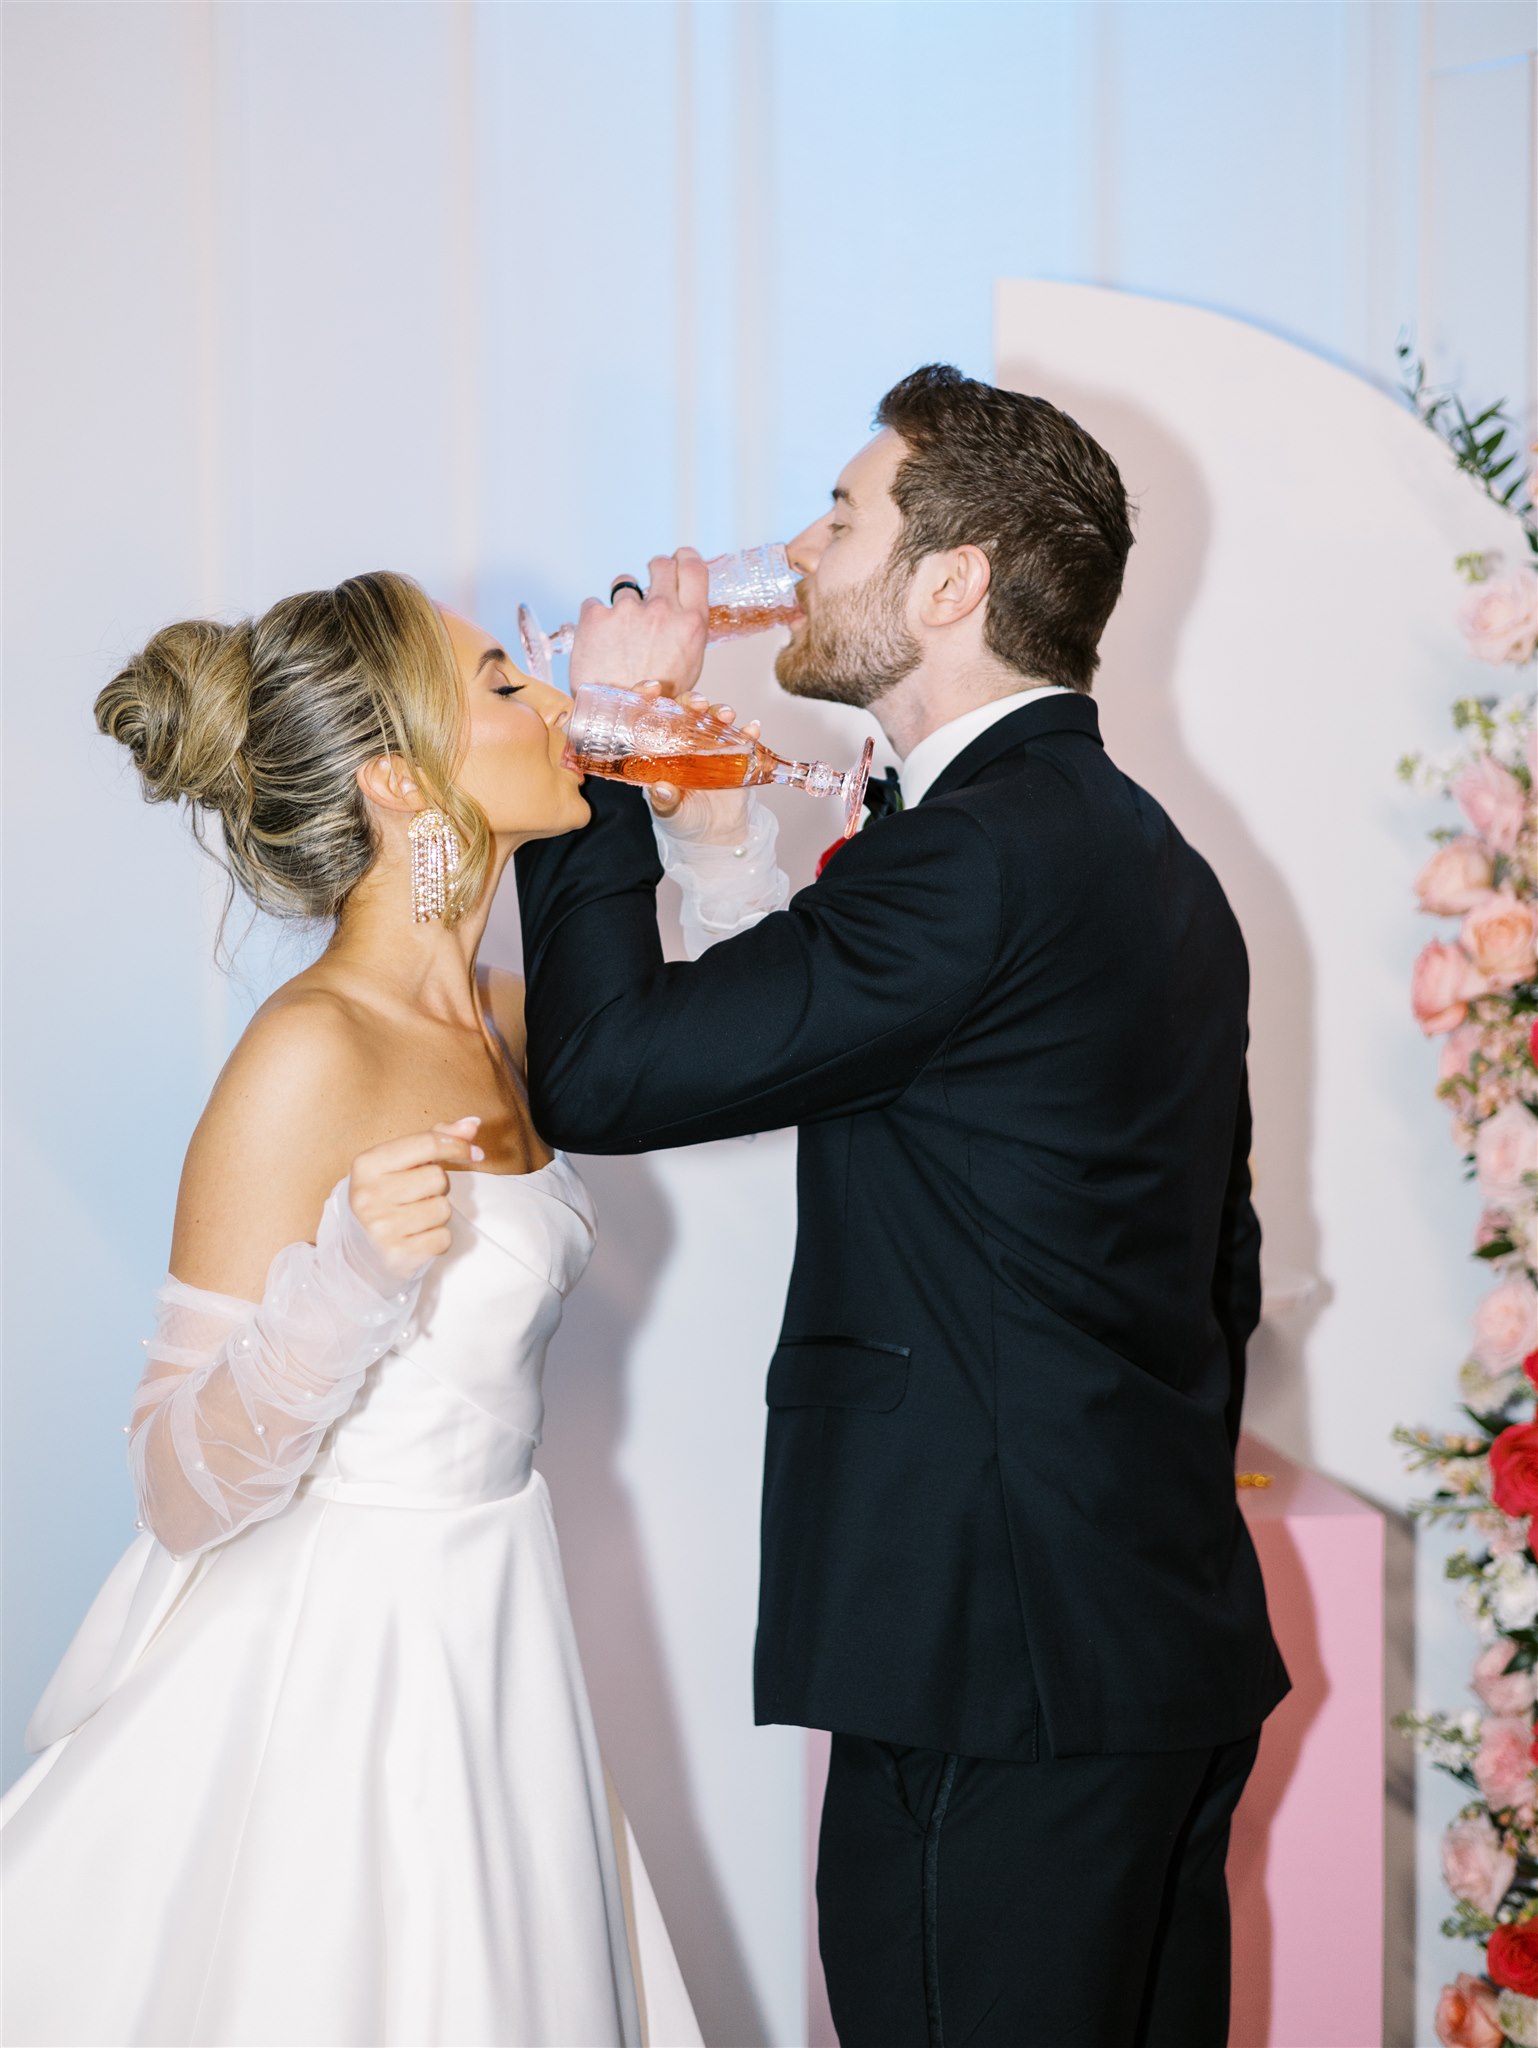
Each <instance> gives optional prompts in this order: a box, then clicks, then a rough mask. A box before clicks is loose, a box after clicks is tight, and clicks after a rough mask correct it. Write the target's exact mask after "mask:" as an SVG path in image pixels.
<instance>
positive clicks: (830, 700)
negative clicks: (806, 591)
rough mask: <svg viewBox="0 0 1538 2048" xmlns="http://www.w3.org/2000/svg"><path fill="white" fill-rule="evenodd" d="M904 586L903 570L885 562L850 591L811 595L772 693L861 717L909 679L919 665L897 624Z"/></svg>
mask: <svg viewBox="0 0 1538 2048" xmlns="http://www.w3.org/2000/svg"><path fill="white" fill-rule="evenodd" d="M912 580H913V571H912V570H911V568H909V567H907V565H906V564H901V563H895V562H889V563H887V564H886V566H885V567H884V568H881V569H878V570H877V571H876V573H875V575H874V576H872V577H870V578H869V579H868V581H866V582H864V583H862V584H860V585H859V587H858V588H857V589H854V590H841V591H839V592H837V593H836V594H835V595H832V596H821V595H817V596H815V597H814V599H813V606H812V608H811V609H809V610H808V611H807V613H806V624H805V625H804V626H803V627H802V628H801V632H800V634H799V636H798V637H797V638H796V639H794V640H792V641H791V643H790V645H789V646H788V647H782V648H781V649H780V652H779V656H778V658H777V659H776V661H775V664H774V672H775V675H776V676H777V677H778V678H779V681H780V687H781V688H782V689H783V690H785V691H787V692H788V693H789V694H790V695H791V696H792V697H817V698H820V699H821V700H822V701H823V702H824V703H827V704H852V705H854V706H855V708H856V709H857V710H859V711H866V710H868V709H869V708H870V706H871V705H872V704H874V703H875V701H876V699H877V698H878V697H882V696H885V694H886V692H887V691H888V690H890V689H891V688H892V687H893V685H894V684H896V683H900V682H901V681H902V679H903V677H904V676H908V675H912V673H913V671H914V670H915V669H916V668H917V667H918V665H919V663H920V662H921V661H922V660H923V658H924V650H923V649H922V647H920V645H919V643H918V640H917V638H916V637H915V636H914V634H913V633H912V632H910V631H909V628H908V622H907V620H906V619H905V618H904V617H903V599H904V597H905V596H906V594H907V590H908V586H909V584H910V583H911V582H912Z"/></svg>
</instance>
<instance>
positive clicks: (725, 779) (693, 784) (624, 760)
mask: <svg viewBox="0 0 1538 2048" xmlns="http://www.w3.org/2000/svg"><path fill="white" fill-rule="evenodd" d="M572 759H573V762H574V764H575V765H576V766H577V767H578V768H580V769H581V770H582V773H583V774H584V775H602V776H607V777H608V779H609V780H610V781H611V782H671V783H672V784H673V785H674V786H675V788H678V789H741V788H742V787H743V786H744V784H745V783H747V782H748V781H750V780H758V779H762V780H764V781H767V780H768V777H767V776H764V777H762V778H756V777H754V776H752V774H751V767H752V762H751V757H750V756H749V755H747V754H745V753H744V754H623V755H621V756H620V757H619V758H618V759H616V758H615V757H614V756H613V755H610V756H608V757H606V758H605V759H603V760H599V759H598V758H596V757H595V756H594V755H591V754H578V753H575V752H574V753H573V756H572Z"/></svg>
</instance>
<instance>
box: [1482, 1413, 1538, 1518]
mask: <svg viewBox="0 0 1538 2048" xmlns="http://www.w3.org/2000/svg"><path fill="white" fill-rule="evenodd" d="M1490 1498H1491V1499H1492V1500H1493V1501H1494V1502H1495V1505H1496V1506H1497V1507H1498V1508H1499V1509H1500V1511H1501V1513H1502V1514H1503V1515H1530V1514H1533V1513H1534V1512H1538V1422H1519V1423H1516V1424H1514V1425H1513V1427H1512V1428H1510V1429H1503V1430H1502V1431H1501V1433H1500V1435H1499V1436H1498V1437H1497V1438H1496V1439H1495V1442H1494V1443H1493V1444H1491V1446H1490Z"/></svg>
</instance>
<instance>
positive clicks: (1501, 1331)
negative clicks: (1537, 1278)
mask: <svg viewBox="0 0 1538 2048" xmlns="http://www.w3.org/2000/svg"><path fill="white" fill-rule="evenodd" d="M1535 1344H1538V1287H1534V1285H1533V1283H1532V1281H1531V1280H1529V1279H1528V1278H1527V1277H1526V1275H1525V1274H1523V1275H1518V1276H1516V1277H1514V1278H1512V1279H1510V1280H1503V1281H1502V1282H1501V1284H1500V1286H1499V1287H1497V1288H1496V1289H1495V1290H1494V1291H1493V1292H1492V1293H1490V1294H1487V1295H1486V1296H1485V1298H1484V1300H1483V1301H1482V1302H1481V1303H1480V1304H1479V1306H1478V1308H1477V1309H1475V1311H1474V1356H1475V1357H1476V1358H1477V1359H1478V1360H1479V1362H1480V1364H1481V1365H1482V1366H1483V1367H1484V1368H1485V1370H1486V1371H1487V1372H1515V1371H1516V1369H1517V1367H1518V1366H1519V1365H1520V1364H1521V1363H1522V1361H1523V1359H1524V1358H1526V1356H1527V1354H1528V1352H1529V1351H1531V1350H1532V1349H1533V1346H1534V1345H1535Z"/></svg>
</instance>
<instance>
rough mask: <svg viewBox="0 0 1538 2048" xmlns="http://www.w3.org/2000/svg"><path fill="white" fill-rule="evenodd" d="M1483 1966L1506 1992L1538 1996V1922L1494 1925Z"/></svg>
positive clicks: (1529, 1996) (1525, 1921)
mask: <svg viewBox="0 0 1538 2048" xmlns="http://www.w3.org/2000/svg"><path fill="white" fill-rule="evenodd" d="M1485 1968H1486V1969H1487V1970H1488V1971H1489V1973H1490V1975H1491V1976H1492V1977H1493V1978H1494V1979H1495V1981H1496V1983H1497V1984H1504V1985H1505V1987H1506V1989H1507V1990H1508V1991H1520V1992H1521V1994H1522V1996H1523V1997H1524V1998H1538V1921H1535V1920H1524V1921H1523V1922H1522V1925H1521V1926H1520V1927H1497V1928H1496V1930H1495V1932H1494V1934H1492V1935H1491V1937H1490V1947H1489V1950H1488V1951H1487V1953H1486V1956H1485Z"/></svg>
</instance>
